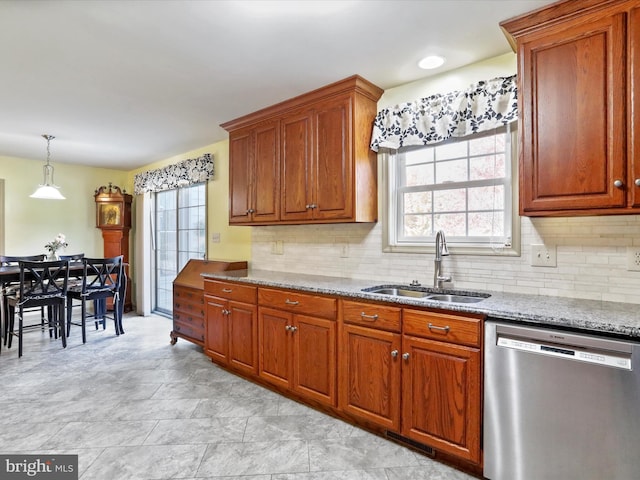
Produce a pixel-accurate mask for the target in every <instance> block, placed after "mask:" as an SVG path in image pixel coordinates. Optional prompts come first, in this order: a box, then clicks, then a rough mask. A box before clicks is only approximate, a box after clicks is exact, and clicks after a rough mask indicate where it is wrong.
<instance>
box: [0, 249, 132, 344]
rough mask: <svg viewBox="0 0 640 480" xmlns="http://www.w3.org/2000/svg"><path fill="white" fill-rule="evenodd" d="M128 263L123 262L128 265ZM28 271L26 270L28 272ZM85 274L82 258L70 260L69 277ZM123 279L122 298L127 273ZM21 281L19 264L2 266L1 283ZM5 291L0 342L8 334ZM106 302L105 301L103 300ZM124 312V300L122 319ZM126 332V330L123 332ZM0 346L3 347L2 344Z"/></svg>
mask: <svg viewBox="0 0 640 480" xmlns="http://www.w3.org/2000/svg"><path fill="white" fill-rule="evenodd" d="M126 265H128V264H123V266H126ZM26 273H27V272H25V274H26ZM83 275H84V264H83V263H82V260H80V261H70V262H69V277H74V278H82V276H83ZM121 278H122V281H121V282H120V289H119V291H118V292H119V294H120V298H124V296H125V294H126V291H127V275H122V277H121ZM18 282H20V266H18V265H7V266H0V285H3V284H7V283H18ZM3 295H4V294H3V293H2V292H0V343H2V342H3V341H4V335H6V333H7V332H6V330H5V328H6V325H7V324H6V322H7V318H6V316H7V312H6V311H5V301H4V297H3ZM102 303H104V302H102ZM94 308H95V309H96V311H100V310H104V309H106V305H104V304H102V305H95V306H94ZM123 314H124V302H120V303H119V309H118V315H119V316H120V319H121V321H122V315H123ZM123 333H124V332H123ZM0 348H2V347H1V346H0Z"/></svg>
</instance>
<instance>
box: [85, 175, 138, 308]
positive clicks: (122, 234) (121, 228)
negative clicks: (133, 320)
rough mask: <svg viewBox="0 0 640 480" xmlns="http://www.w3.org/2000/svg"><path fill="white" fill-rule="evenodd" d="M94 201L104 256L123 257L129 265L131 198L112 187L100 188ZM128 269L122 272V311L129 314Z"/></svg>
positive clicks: (117, 188)
mask: <svg viewBox="0 0 640 480" xmlns="http://www.w3.org/2000/svg"><path fill="white" fill-rule="evenodd" d="M93 197H94V199H95V201H96V227H97V228H99V229H100V230H102V240H103V242H104V256H105V257H107V258H108V257H117V256H118V255H123V256H124V262H125V263H129V230H131V202H132V200H133V197H132V196H131V195H129V194H128V193H126V191H122V190H120V187H118V186H116V185H112V184H111V182H109V186H108V187H105V186H104V185H103V186H101V187H100V188H98V189H97V190H96V193H95V195H94V196H93ZM128 270H129V269H128V268H127V266H125V268H124V272H125V276H126V277H127V279H126V281H127V289H126V295H125V300H124V311H125V312H129V311H131V309H132V306H131V282H130V281H129V275H128Z"/></svg>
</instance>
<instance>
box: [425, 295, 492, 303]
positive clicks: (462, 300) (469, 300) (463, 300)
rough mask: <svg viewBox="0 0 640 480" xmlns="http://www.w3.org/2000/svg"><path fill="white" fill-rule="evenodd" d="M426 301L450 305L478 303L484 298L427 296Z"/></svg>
mask: <svg viewBox="0 0 640 480" xmlns="http://www.w3.org/2000/svg"><path fill="white" fill-rule="evenodd" d="M427 299H428V300H437V301H438V302H452V303H478V302H481V301H482V300H484V299H485V297H475V296H471V295H449V294H442V295H429V296H428V297H427Z"/></svg>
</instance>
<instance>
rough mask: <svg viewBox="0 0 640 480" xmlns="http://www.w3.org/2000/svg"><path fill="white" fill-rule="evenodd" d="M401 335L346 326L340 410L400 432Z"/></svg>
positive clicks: (341, 368)
mask: <svg viewBox="0 0 640 480" xmlns="http://www.w3.org/2000/svg"><path fill="white" fill-rule="evenodd" d="M399 351H400V335H399V334H397V333H391V332H385V331H382V330H374V329H371V328H363V327H358V326H356V325H348V324H345V325H343V326H342V339H341V342H340V375H339V389H338V392H339V406H340V409H342V410H344V411H345V412H347V413H349V414H351V415H354V416H356V417H359V418H362V419H364V420H367V421H370V422H372V423H374V424H376V425H380V426H382V427H384V428H387V429H389V430H393V431H396V432H398V431H400V366H401V363H400V356H399V354H398V353H399Z"/></svg>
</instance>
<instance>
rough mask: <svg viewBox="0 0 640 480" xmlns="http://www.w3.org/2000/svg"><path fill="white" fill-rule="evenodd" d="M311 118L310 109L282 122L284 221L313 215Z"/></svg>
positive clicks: (282, 205) (282, 198) (282, 217)
mask: <svg viewBox="0 0 640 480" xmlns="http://www.w3.org/2000/svg"><path fill="white" fill-rule="evenodd" d="M312 121H313V120H312V113H311V111H303V112H301V113H299V114H297V115H291V116H288V117H287V118H285V119H283V120H282V121H281V132H282V138H281V145H282V147H281V150H280V151H281V168H282V183H281V192H282V197H281V202H282V203H281V213H280V218H281V220H285V221H296V220H307V219H309V220H310V219H311V218H312V216H313V208H311V207H312V199H313V192H312V177H311V176H312V155H313V152H312V144H313V129H312Z"/></svg>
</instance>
